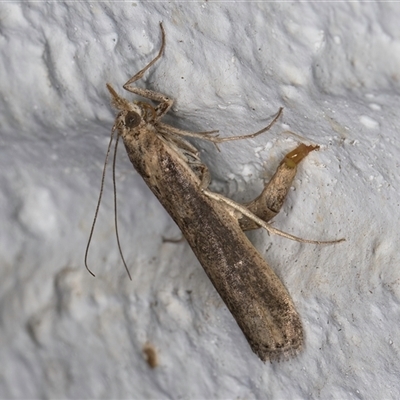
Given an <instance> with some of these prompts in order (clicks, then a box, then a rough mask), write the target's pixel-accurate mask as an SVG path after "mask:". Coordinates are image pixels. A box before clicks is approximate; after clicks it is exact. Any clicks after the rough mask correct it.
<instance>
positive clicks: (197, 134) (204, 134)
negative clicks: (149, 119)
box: [157, 122, 219, 142]
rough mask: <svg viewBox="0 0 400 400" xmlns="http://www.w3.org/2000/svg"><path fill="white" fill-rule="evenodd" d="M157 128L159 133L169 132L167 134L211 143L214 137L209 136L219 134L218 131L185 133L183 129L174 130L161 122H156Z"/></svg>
mask: <svg viewBox="0 0 400 400" xmlns="http://www.w3.org/2000/svg"><path fill="white" fill-rule="evenodd" d="M157 128H159V130H160V131H161V132H169V133H173V134H175V135H178V136H187V137H193V138H197V139H203V140H209V141H211V142H214V139H215V138H216V137H215V136H209V135H212V134H214V133H217V132H219V131H205V132H191V131H185V130H183V129H179V128H175V127H173V126H171V125H168V124H164V123H163V122H157Z"/></svg>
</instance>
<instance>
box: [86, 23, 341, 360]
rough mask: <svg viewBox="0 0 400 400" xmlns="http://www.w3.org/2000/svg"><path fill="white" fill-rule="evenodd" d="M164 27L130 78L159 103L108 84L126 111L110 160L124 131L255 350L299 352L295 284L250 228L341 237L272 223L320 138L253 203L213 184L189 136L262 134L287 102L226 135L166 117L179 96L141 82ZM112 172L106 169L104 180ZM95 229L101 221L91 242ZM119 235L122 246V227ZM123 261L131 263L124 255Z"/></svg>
mask: <svg viewBox="0 0 400 400" xmlns="http://www.w3.org/2000/svg"><path fill="white" fill-rule="evenodd" d="M160 27H161V33H162V43H161V48H160V50H159V53H158V55H157V56H156V57H155V58H154V59H153V60H152V61H151V62H150V63H149V64H147V65H146V66H145V67H144V68H143V69H142V70H141V71H139V72H138V73H137V74H135V75H134V76H133V77H132V78H131V79H129V80H128V81H127V82H126V83H125V84H124V85H123V88H124V89H125V90H127V91H128V92H131V93H134V94H136V95H139V96H142V97H144V98H145V99H148V100H151V101H153V102H156V103H157V105H156V106H154V105H153V104H151V103H149V102H143V101H133V102H131V101H128V100H126V99H125V98H123V97H121V96H120V95H119V94H118V93H117V92H116V91H115V90H114V89H113V87H112V86H111V85H109V84H107V88H108V90H109V92H110V93H111V97H112V105H113V106H114V107H115V108H117V109H118V110H119V113H118V115H117V117H116V119H115V124H114V126H113V128H112V134H111V139H110V144H109V147H108V151H107V156H106V163H107V159H108V155H109V152H110V149H111V144H112V140H113V137H114V134H115V132H117V138H116V144H115V148H117V145H118V139H119V138H122V141H123V143H124V145H125V148H126V151H127V153H128V156H129V159H130V161H131V162H132V164H133V166H134V168H135V169H136V171H137V172H138V173H139V174H140V175H141V176H142V178H143V179H144V181H145V182H146V183H147V185H148V187H149V188H150V189H151V191H152V192H153V193H154V195H155V196H156V197H157V198H158V200H159V201H160V203H161V204H162V205H163V206H164V208H165V209H166V210H167V211H168V213H169V214H170V216H171V217H172V218H173V220H174V221H175V222H176V224H177V225H178V226H179V228H180V229H181V231H182V233H183V235H184V237H185V238H186V240H187V242H188V243H189V245H190V247H191V248H192V250H193V252H194V253H195V255H196V257H197V258H198V260H199V261H200V263H201V265H202V266H203V268H204V270H205V272H206V273H207V275H208V277H209V278H210V280H211V282H212V283H213V285H214V287H215V288H216V290H217V292H218V293H219V295H220V296H221V298H222V299H223V301H224V302H225V304H226V305H227V307H228V308H229V310H230V312H231V313H232V315H233V317H234V318H235V320H236V322H237V323H238V325H239V327H240V328H241V330H242V331H243V333H244V335H245V337H246V339H247V341H248V343H249V344H250V347H251V349H252V350H253V351H254V353H256V354H257V355H258V357H259V358H260V359H261V360H262V361H266V360H271V361H273V360H280V359H282V358H288V357H290V356H293V355H295V354H297V353H298V352H299V351H300V350H301V348H302V346H303V329H302V324H301V320H300V317H299V315H298V313H297V311H296V309H295V306H294V304H293V301H292V299H291V297H290V295H289V293H288V291H287V290H286V288H285V287H284V285H283V284H282V282H281V281H280V279H279V278H278V277H277V275H276V274H275V273H274V272H273V270H272V269H271V267H270V266H269V265H268V264H267V262H266V261H265V260H264V259H263V257H262V256H261V255H260V254H259V253H258V252H257V250H256V249H255V248H254V247H253V245H252V244H251V242H250V241H249V239H248V238H247V237H246V235H245V234H244V231H246V230H250V229H257V228H259V227H264V228H265V229H267V230H269V231H270V232H272V233H277V234H280V235H283V236H286V237H288V238H290V239H295V240H299V241H301V242H309V243H333V242H336V241H330V242H320V241H310V240H304V239H300V238H297V237H295V236H292V235H289V234H287V233H283V232H281V231H279V230H278V229H276V228H273V227H271V226H270V225H269V224H267V222H268V221H269V220H271V219H272V218H273V217H274V216H275V215H277V213H278V212H279V210H280V209H281V207H282V205H283V203H284V200H285V198H286V195H287V193H288V191H289V189H290V187H291V183H292V181H293V179H294V177H295V175H296V170H297V165H298V163H299V162H300V161H301V160H302V159H303V158H304V157H305V156H307V154H308V153H309V152H311V151H313V150H315V149H316V148H317V147H318V146H307V145H305V144H300V145H299V146H298V147H297V148H296V149H295V150H293V151H292V152H290V153H288V154H287V155H286V156H285V157H284V159H283V160H282V162H281V163H280V165H279V167H278V168H277V171H276V173H275V175H274V176H273V177H272V179H271V181H270V182H269V183H268V184H267V185H266V187H265V188H264V190H263V191H262V193H261V194H260V195H259V196H258V197H257V198H256V199H254V200H253V201H251V202H250V203H248V204H238V203H236V202H234V201H232V200H230V199H228V198H226V197H224V196H222V195H220V194H217V193H213V192H211V191H210V190H209V189H208V185H209V182H210V174H209V171H208V168H207V166H206V165H205V164H204V163H202V161H201V160H200V157H199V152H198V150H197V148H196V147H195V146H194V145H193V144H191V143H190V142H189V141H187V140H186V139H185V137H190V138H197V139H203V140H207V141H210V142H213V143H215V144H216V145H218V144H220V143H223V142H227V141H231V140H238V139H246V138H254V137H256V136H257V135H260V134H261V133H263V132H266V131H268V130H269V129H270V128H271V127H272V125H273V124H274V123H275V122H276V120H277V119H278V118H279V117H280V115H281V114H282V108H281V109H279V112H278V113H277V115H276V116H275V118H273V120H272V122H271V123H270V124H269V125H268V126H267V127H265V128H263V129H261V130H260V131H258V132H256V133H254V134H250V135H244V136H236V137H228V138H221V137H219V136H218V135H217V132H218V131H209V132H189V131H185V130H181V129H178V128H175V127H172V126H170V125H168V124H166V123H163V122H162V118H163V116H164V115H166V114H167V112H168V111H169V110H170V108H171V106H172V104H173V100H172V99H171V98H169V97H168V96H166V95H164V94H162V93H158V92H155V91H153V90H149V89H142V88H138V87H135V86H134V85H133V84H134V83H135V82H136V81H138V80H139V79H141V78H142V77H143V75H144V73H145V72H146V71H147V70H148V69H149V68H150V67H151V66H152V65H153V64H154V63H155V62H156V61H157V60H158V59H160V57H161V56H162V54H163V51H164V48H165V31H164V28H163V25H162V24H161V23H160ZM114 160H115V159H114ZM106 163H105V165H106ZM114 165H115V161H114ZM104 168H105V167H104ZM104 173H105V169H104V171H103V178H102V183H103V182H104ZM114 185H115V183H114ZM101 193H102V192H100V197H99V203H98V205H97V208H96V213H95V219H96V217H97V213H98V209H99V204H100V200H101ZM115 211H116V203H115ZM115 215H116V213H115ZM93 229H94V224H93V226H92V230H91V233H90V237H89V242H88V247H89V243H90V240H91V237H92V233H93ZM117 240H118V246H119V249H121V248H120V245H119V238H118V234H117ZM87 253H88V248H87V249H86V254H85V265H86V268H87V269H88V270H89V268H88V266H87ZM121 256H122V253H121ZM122 259H123V256H122ZM123 262H124V265H125V267H126V263H125V260H124V259H123ZM126 268H127V267H126ZM89 272H90V273H92V272H91V271H90V270H89ZM128 273H129V271H128ZM92 274H93V273H92Z"/></svg>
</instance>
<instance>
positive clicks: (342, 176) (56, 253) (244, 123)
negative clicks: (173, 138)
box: [0, 0, 400, 399]
mask: <svg viewBox="0 0 400 400" xmlns="http://www.w3.org/2000/svg"><path fill="white" fill-rule="evenodd" d="M399 12H400V6H399V5H398V4H393V3H392V4H389V3H386V4H384V3H381V4H379V3H373V2H372V3H368V4H362V3H357V2H352V3H349V4H346V3H340V4H335V3H325V4H321V3H319V4H318V3H302V4H300V3H263V2H258V3H247V4H246V3H218V2H214V1H211V0H210V1H208V2H197V3H190V4H189V3H174V2H168V3H150V2H149V3H132V2H129V3H114V4H112V3H107V2H102V3H98V4H96V3H90V4H89V3H58V4H54V3H51V2H47V3H23V4H22V3H21V4H18V3H12V4H11V3H9V4H7V3H2V4H1V5H0V54H1V56H0V76H1V79H0V102H1V103H0V110H1V119H0V143H1V157H0V167H1V175H0V189H1V190H0V211H1V215H0V218H1V230H0V235H1V239H0V274H1V287H0V296H1V297H0V299H1V300H0V330H1V331H0V360H1V366H0V397H1V398H28V397H29V398H247V399H252V398H324V399H327V398H363V399H368V398H371V399H372V398H375V399H377V398H398V397H399V396H400V383H399V376H400V370H399V369H400V355H399V349H400V334H399V324H400V269H399V259H400V256H399V252H398V243H399V232H400V230H399V226H398V221H399V216H400V201H399V195H398V191H399V188H400V176H399V173H398V167H399V161H398V160H399V159H400V146H399V139H398V132H399V125H400V123H399V111H398V110H399V104H400V101H399V100H400V99H399V93H400V75H399V71H400V25H399V23H398V15H399ZM159 21H163V22H164V25H165V29H166V32H167V48H166V52H165V56H164V57H163V59H162V60H161V61H160V62H159V63H158V64H157V65H156V66H155V67H154V68H153V69H152V70H151V72H150V73H149V74H147V75H146V77H145V79H144V81H143V82H141V85H145V86H146V87H149V88H152V89H155V90H159V91H161V92H164V93H167V94H168V95H169V96H171V97H173V98H175V99H176V103H175V105H174V108H173V110H172V112H171V113H170V116H169V119H168V121H169V122H170V123H172V124H174V125H175V126H178V127H181V128H185V129H191V130H209V129H215V128H219V129H221V134H222V135H232V134H241V133H246V132H251V131H255V130H258V129H260V128H261V127H262V126H265V125H266V124H267V123H268V121H269V118H270V117H271V116H272V115H273V114H274V113H275V112H276V111H277V110H278V107H279V106H283V107H284V108H285V111H284V116H283V118H282V120H281V121H280V122H279V123H278V124H277V125H276V126H275V127H274V129H273V130H272V131H271V132H269V133H268V134H265V135H264V136H262V137H258V138H257V139H254V140H249V141H246V142H234V143H227V144H224V145H223V146H221V150H222V151H221V153H218V152H217V151H216V150H215V148H213V146H210V145H209V144H207V143H197V145H198V146H199V148H201V149H202V150H204V153H203V159H204V161H205V162H206V163H207V164H208V165H209V166H210V168H211V170H212V174H213V188H214V190H218V191H222V192H224V193H225V194H227V195H229V196H232V197H234V198H236V199H238V200H249V199H251V198H252V197H254V196H255V195H256V194H257V193H258V192H259V191H260V189H261V187H262V184H263V179H264V178H265V179H268V177H270V176H271V174H272V173H273V171H274V169H275V168H276V166H277V163H278V162H279V160H280V158H281V157H282V155H283V154H284V153H285V152H287V151H288V150H291V149H292V148H294V147H295V146H296V144H297V143H298V141H300V140H306V141H308V142H311V143H318V144H319V145H320V146H321V150H320V151H319V152H314V153H312V154H310V156H309V157H308V158H307V159H306V160H305V161H304V163H303V164H302V166H301V168H300V170H299V173H298V176H297V179H296V180H295V182H294V184H293V190H292V192H291V193H290V196H289V198H288V200H287V203H286V205H285V207H284V210H283V211H282V212H281V214H280V215H279V216H278V217H277V218H276V220H275V226H277V227H279V228H280V229H283V230H286V231H289V232H291V233H294V234H296V235H301V236H303V237H305V238H319V239H330V238H335V237H342V236H344V237H346V238H347V242H345V243H343V244H340V245H336V246H313V245H303V244H299V243H296V242H291V241H288V240H286V239H283V238H279V237H269V236H268V235H267V234H266V233H264V232H255V233H252V234H251V239H252V241H253V242H254V244H255V245H256V246H257V248H258V249H259V250H260V252H261V253H262V254H263V255H264V256H265V258H266V260H267V261H268V262H269V263H270V265H271V266H272V268H273V269H274V270H275V271H276V272H277V274H278V275H279V276H280V277H281V279H282V280H283V282H284V284H285V285H286V287H287V288H288V290H289V292H290V293H291V295H292V297H293V300H294V302H295V304H296V306H297V308H298V311H299V313H300V314H301V317H302V321H303V323H304V329H305V349H304V351H303V352H302V353H301V354H300V355H299V356H298V357H297V358H295V359H292V360H290V361H288V362H282V363H279V364H273V365H271V364H263V363H262V362H261V361H259V360H258V358H257V357H256V356H255V355H254V354H253V353H252V352H251V350H250V348H249V346H248V344H247V342H246V340H245V339H244V337H243V335H242V334H241V331H240V330H239V328H238V327H237V325H236V323H235V321H234V320H233V318H232V316H231V315H230V313H229V312H228V311H227V309H226V307H225V305H224V304H223V302H222V300H221V299H220V298H219V296H218V295H217V293H216V291H215V290H214V288H213V287H212V285H211V283H210V282H209V280H208V278H207V277H206V275H205V273H204V272H203V270H202V268H201V266H200V265H199V263H198V262H197V260H196V258H195V257H194V255H193V254H192V252H191V250H190V248H189V247H188V245H187V244H186V243H184V242H182V243H180V244H171V243H163V241H162V238H163V237H179V235H180V234H179V231H178V229H177V228H176V227H175V225H174V223H173V222H172V221H171V220H170V218H169V216H168V215H166V213H165V211H164V210H163V208H162V207H161V206H160V205H159V204H158V202H157V200H156V199H155V198H154V197H153V196H152V195H151V193H150V192H149V190H148V189H147V187H146V186H145V184H144V183H143V181H142V180H141V178H140V176H138V174H137V173H135V172H134V171H133V170H132V168H131V165H130V164H129V161H128V159H127V157H126V154H124V151H123V150H122V147H121V151H120V155H119V161H118V166H117V178H118V182H117V183H118V187H119V189H118V196H119V203H120V215H119V221H120V235H121V237H122V242H123V243H122V244H123V248H124V252H125V257H126V259H127V262H128V264H129V266H130V270H131V273H132V275H133V278H134V279H133V282H130V281H129V280H128V278H127V276H126V273H125V272H124V270H123V267H122V264H121V261H120V258H119V255H118V252H117V247H116V244H115V237H114V227H113V211H112V195H111V193H112V190H111V185H110V182H109V181H107V185H106V188H105V198H104V202H103V205H102V208H101V211H100V215H99V220H98V225H97V228H96V232H95V236H94V239H93V244H92V247H91V252H90V265H91V268H92V269H93V271H94V272H95V273H96V278H93V277H92V276H90V275H89V274H88V273H87V271H86V270H85V269H84V266H83V253H84V249H85V246H86V242H87V238H88V234H89V230H90V225H91V223H92V216H93V213H94V209H95V205H96V200H97V196H98V191H99V184H100V176H101V168H102V164H103V160H104V155H105V150H106V146H107V141H108V135H109V132H110V129H111V126H112V124H113V118H114V115H115V111H114V110H112V109H111V107H110V104H109V95H108V93H107V91H106V88H105V82H110V83H112V84H113V85H114V86H115V87H117V88H118V90H119V91H120V92H121V93H122V89H121V85H122V84H123V83H124V82H125V81H126V80H127V79H128V78H129V77H130V75H132V74H133V73H135V72H136V71H138V70H139V69H140V68H142V67H143V66H144V65H145V64H146V63H147V62H148V61H149V60H150V59H151V58H152V57H153V56H154V55H155V54H156V52H157V51H158V48H159V45H160V32H159V27H158V22H159ZM127 97H129V98H132V97H133V96H131V95H129V94H127ZM287 130H290V131H293V132H295V133H297V134H298V135H301V136H302V137H304V138H305V139H299V138H298V137H296V136H293V135H290V134H287V133H284V131H287ZM146 345H147V346H153V347H154V348H155V350H156V352H157V355H158V362H159V365H158V367H156V368H155V369H151V368H150V367H149V365H148V364H147V363H146V361H145V355H144V353H143V348H144V346H146Z"/></svg>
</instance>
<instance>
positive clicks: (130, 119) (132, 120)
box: [125, 111, 141, 128]
mask: <svg viewBox="0 0 400 400" xmlns="http://www.w3.org/2000/svg"><path fill="white" fill-rule="evenodd" d="M140 120H141V118H140V115H139V114H138V113H135V112H134V111H128V113H127V114H126V116H125V126H126V127H127V128H135V127H136V126H138V125H139V124H140Z"/></svg>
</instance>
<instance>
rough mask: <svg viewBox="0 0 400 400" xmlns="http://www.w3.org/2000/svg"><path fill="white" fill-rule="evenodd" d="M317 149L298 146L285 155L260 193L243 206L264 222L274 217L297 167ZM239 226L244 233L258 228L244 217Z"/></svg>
mask: <svg viewBox="0 0 400 400" xmlns="http://www.w3.org/2000/svg"><path fill="white" fill-rule="evenodd" d="M318 148H319V147H318V146H306V145H305V144H300V145H299V146H298V147H297V148H296V149H294V150H293V151H291V152H290V153H288V154H286V155H285V157H284V159H283V160H282V162H281V163H280V165H279V167H278V168H277V170H276V172H275V174H274V176H273V177H272V178H271V180H270V181H269V182H268V184H267V185H266V187H265V188H264V190H263V191H262V193H261V194H260V195H259V196H258V197H257V198H256V199H254V200H253V201H251V202H250V203H247V204H245V206H246V208H247V209H248V210H249V211H250V212H251V213H252V214H255V215H256V216H257V217H259V218H261V219H262V220H263V221H265V222H268V221H269V220H271V219H272V218H273V217H275V215H276V214H278V213H279V211H280V209H281V208H282V205H283V203H284V201H285V199H286V196H287V194H288V192H289V189H290V187H291V185H292V182H293V179H294V177H295V176H296V172H297V165H298V164H299V163H300V161H301V160H302V159H303V158H304V157H306V156H307V154H308V153H310V152H311V151H313V150H316V149H318ZM239 224H240V227H241V228H242V229H243V230H244V231H246V230H250V229H257V228H259V225H258V224H257V223H255V222H254V221H253V220H251V219H249V218H247V217H246V216H243V217H242V218H240V219H239Z"/></svg>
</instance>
